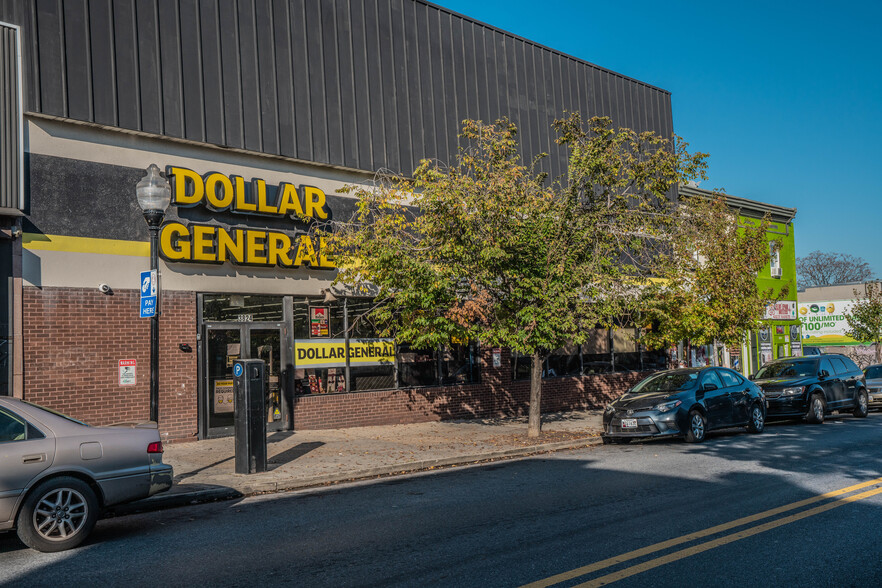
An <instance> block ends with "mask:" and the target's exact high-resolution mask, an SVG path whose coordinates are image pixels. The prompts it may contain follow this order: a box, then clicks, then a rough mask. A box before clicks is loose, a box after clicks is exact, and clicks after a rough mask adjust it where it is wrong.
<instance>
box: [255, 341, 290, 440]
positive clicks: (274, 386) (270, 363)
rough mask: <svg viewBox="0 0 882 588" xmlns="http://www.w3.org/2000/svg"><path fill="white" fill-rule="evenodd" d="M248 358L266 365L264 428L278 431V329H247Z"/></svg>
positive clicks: (280, 407) (279, 350)
mask: <svg viewBox="0 0 882 588" xmlns="http://www.w3.org/2000/svg"><path fill="white" fill-rule="evenodd" d="M248 339H249V345H248V347H249V352H250V353H249V356H250V357H251V358H253V359H262V360H263V361H264V362H265V363H266V372H265V374H266V380H265V381H266V387H265V389H264V390H265V394H266V420H267V424H266V427H267V429H268V430H270V431H278V430H280V429H281V424H282V389H281V387H280V383H281V377H280V376H281V363H282V362H281V359H282V358H281V351H282V347H281V340H282V333H281V331H280V330H279V329H261V328H259V327H255V328H249V329H248Z"/></svg>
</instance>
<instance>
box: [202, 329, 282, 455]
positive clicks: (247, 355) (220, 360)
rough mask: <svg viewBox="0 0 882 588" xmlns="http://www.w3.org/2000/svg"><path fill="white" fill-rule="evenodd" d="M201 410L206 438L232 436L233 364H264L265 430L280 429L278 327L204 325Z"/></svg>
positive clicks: (280, 379) (280, 358)
mask: <svg viewBox="0 0 882 588" xmlns="http://www.w3.org/2000/svg"><path fill="white" fill-rule="evenodd" d="M204 326H205V342H206V344H205V369H204V373H205V381H204V388H203V389H204V392H203V394H205V396H203V398H204V399H205V402H204V406H205V407H206V409H207V410H206V411H205V413H204V414H205V418H206V419H207V422H208V436H209V437H222V436H226V435H232V434H233V423H234V420H233V419H234V414H235V413H234V408H235V403H234V398H233V396H234V394H233V363H234V362H235V361H236V360H237V359H262V360H263V361H264V362H266V372H265V373H266V380H265V382H266V385H265V388H264V394H266V407H267V430H268V431H279V430H281V429H282V425H283V419H282V411H283V406H282V396H283V394H282V393H283V390H282V383H283V381H284V378H282V377H281V368H282V365H283V363H282V345H281V342H282V330H281V328H280V327H279V325H276V324H273V325H266V324H259V323H258V324H239V325H231V324H229V323H221V324H218V323H205V325H204Z"/></svg>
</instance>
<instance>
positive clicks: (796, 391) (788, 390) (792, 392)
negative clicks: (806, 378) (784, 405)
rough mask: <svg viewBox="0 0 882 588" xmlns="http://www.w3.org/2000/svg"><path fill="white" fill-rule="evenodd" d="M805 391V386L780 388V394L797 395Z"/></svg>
mask: <svg viewBox="0 0 882 588" xmlns="http://www.w3.org/2000/svg"><path fill="white" fill-rule="evenodd" d="M803 392H805V386H797V387H795V388H784V389H783V390H781V395H782V396H797V395H798V394H802V393H803Z"/></svg>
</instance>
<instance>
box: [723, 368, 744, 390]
mask: <svg viewBox="0 0 882 588" xmlns="http://www.w3.org/2000/svg"><path fill="white" fill-rule="evenodd" d="M720 377H721V378H723V385H724V386H726V387H727V388H728V387H729V386H740V385H741V384H742V382H744V378H742V377H741V376H739V375H738V374H736V373H735V372H730V371H729V370H720Z"/></svg>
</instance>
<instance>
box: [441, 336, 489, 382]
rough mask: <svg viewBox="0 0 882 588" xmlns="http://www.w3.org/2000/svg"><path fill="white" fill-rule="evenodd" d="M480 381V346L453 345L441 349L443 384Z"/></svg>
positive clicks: (473, 344)
mask: <svg viewBox="0 0 882 588" xmlns="http://www.w3.org/2000/svg"><path fill="white" fill-rule="evenodd" d="M479 381H480V368H479V366H478V346H477V344H475V343H470V344H469V345H452V346H444V347H442V348H441V384H442V385H443V386H450V385H455V384H471V383H475V382H479Z"/></svg>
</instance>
